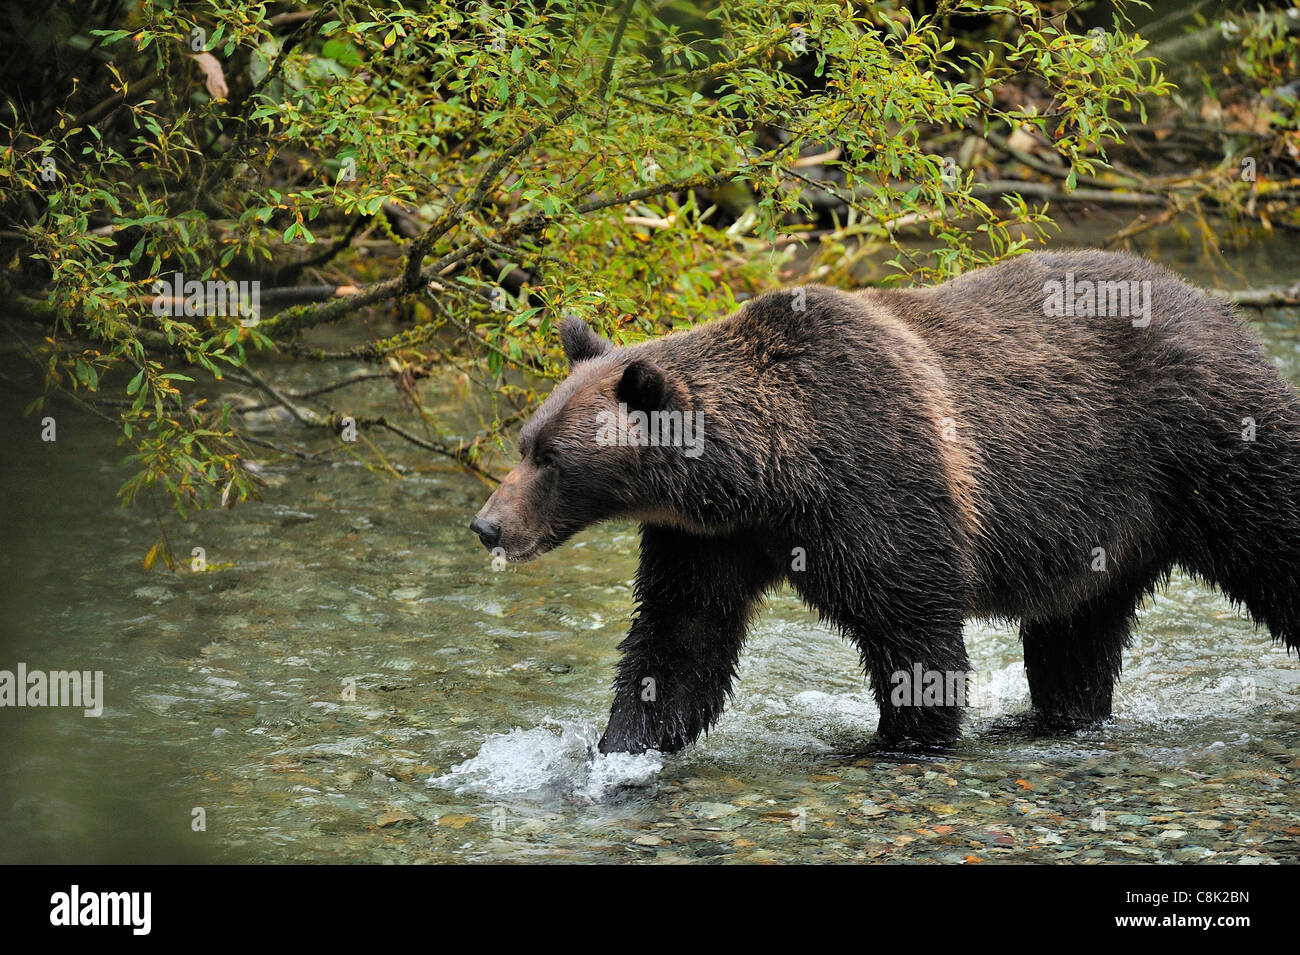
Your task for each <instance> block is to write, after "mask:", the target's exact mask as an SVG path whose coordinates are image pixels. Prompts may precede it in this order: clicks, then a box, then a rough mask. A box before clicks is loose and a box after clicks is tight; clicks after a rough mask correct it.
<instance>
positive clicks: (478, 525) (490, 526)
mask: <svg viewBox="0 0 1300 955" xmlns="http://www.w3.org/2000/svg"><path fill="white" fill-rule="evenodd" d="M469 529H470V530H472V531H473V532H474V533H475V534H477V535H478V539H479V540H481V541H482V542H483V546H484V547H486V548H487V549H488V550H491V549H492V548H493V547H496V546H497V544H498V543H500V541H501V525H500V524H498V523H496V521H489V520H485V519H484V518H482V517H479V516H477V515H475V517H474V520H472V521H470V522H469Z"/></svg>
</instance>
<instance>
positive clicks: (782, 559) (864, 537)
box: [471, 251, 1300, 752]
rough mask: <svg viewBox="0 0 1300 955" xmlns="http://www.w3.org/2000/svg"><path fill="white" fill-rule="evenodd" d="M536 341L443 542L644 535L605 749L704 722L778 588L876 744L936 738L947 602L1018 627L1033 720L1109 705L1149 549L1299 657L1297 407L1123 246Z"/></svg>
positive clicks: (1157, 569) (1231, 318) (1089, 715)
mask: <svg viewBox="0 0 1300 955" xmlns="http://www.w3.org/2000/svg"><path fill="white" fill-rule="evenodd" d="M560 332H561V339H562V341H563V345H564V349H565V352H566V354H567V356H568V359H569V362H570V374H569V376H568V378H567V379H565V380H564V381H563V382H562V383H560V384H559V385H558V386H556V388H555V389H554V391H553V392H552V393H551V394H550V396H549V397H548V398H547V399H546V401H545V402H544V403H543V404H542V405H541V407H540V408H539V409H538V411H537V413H536V414H535V415H534V416H533V418H532V419H531V420H530V421H529V422H528V423H527V424H526V425H525V426H524V427H523V429H522V430H521V431H520V434H519V452H520V455H521V460H520V463H519V465H518V466H517V467H515V468H514V470H512V471H511V472H510V474H509V475H508V476H507V477H506V478H505V480H504V481H503V482H502V484H501V485H500V487H498V488H497V490H496V491H495V492H494V493H493V494H492V496H491V497H490V498H489V499H488V501H487V503H486V504H485V505H484V506H483V508H482V510H481V511H479V513H478V515H477V516H476V517H475V518H474V520H473V522H472V524H471V528H472V529H473V530H474V531H475V532H476V533H477V534H478V535H479V537H480V538H481V539H482V541H483V543H484V544H485V545H486V546H487V547H488V548H490V549H494V550H495V549H498V548H499V549H500V550H499V551H497V552H498V553H502V554H504V556H506V557H507V558H509V559H511V560H519V561H522V560H528V559H531V558H533V557H535V556H537V555H538V554H541V553H544V552H546V551H548V550H550V549H551V548H553V547H555V546H556V545H558V544H560V543H562V542H563V541H565V540H566V539H568V538H569V537H570V536H572V535H573V534H574V533H576V532H577V531H579V530H581V529H582V528H584V527H586V526H588V525H590V524H593V523H595V522H597V521H603V520H607V519H610V518H630V519H633V520H636V521H639V522H640V523H641V525H642V539H641V559H640V566H639V569H638V572H637V580H636V600H637V604H638V608H637V611H636V614H635V618H634V622H633V624H632V627H631V630H630V632H629V633H628V636H627V638H626V639H625V640H624V642H623V643H622V644H621V646H620V649H621V650H622V653H623V657H622V660H621V662H620V663H619V667H618V674H617V678H616V680H615V683H614V703H613V708H612V711H611V713H610V718H609V725H608V728H607V729H606V731H605V734H604V736H603V738H602V739H601V742H600V749H601V750H602V751H603V752H612V751H630V752H639V751H642V750H645V749H650V748H653V749H657V750H660V751H665V752H668V751H673V750H677V749H680V748H681V747H682V746H685V745H687V744H689V743H691V742H692V741H694V740H695V739H696V738H697V737H698V736H699V735H700V733H701V732H704V731H706V730H708V729H709V727H710V726H711V725H712V724H713V723H714V721H716V720H717V718H718V716H719V715H720V714H721V712H722V708H723V705H724V703H725V701H726V699H727V697H728V696H729V695H730V693H731V692H732V683H733V679H734V676H735V669H736V663H737V658H738V657H739V654H740V649H741V644H742V642H743V640H744V637H745V629H746V625H747V623H748V621H749V618H750V615H751V614H752V612H753V610H754V608H755V605H756V603H757V602H758V601H759V600H760V598H761V597H762V595H763V593H764V592H765V591H766V590H768V589H769V588H772V587H774V586H776V585H778V584H779V583H781V582H782V581H788V582H789V583H790V584H791V585H792V586H793V587H794V589H795V590H796V591H797V592H798V594H799V595H800V596H801V597H802V599H803V600H804V601H805V602H807V603H808V604H809V605H810V606H812V607H813V608H814V609H815V610H817V611H818V612H819V614H820V615H821V617H822V618H823V619H824V620H827V621H829V622H831V623H832V624H833V625H834V626H835V627H837V628H838V629H839V630H840V631H842V632H843V634H844V635H845V636H846V637H847V638H848V639H849V640H851V641H853V643H854V644H855V645H856V646H857V647H858V649H859V650H860V652H861V655H862V660H863V664H864V667H865V669H866V672H867V675H868V677H869V679H870V681H871V687H872V692H873V694H874V696H875V699H876V701H877V702H878V703H879V705H880V714H881V715H880V725H879V740H881V741H883V742H886V743H888V744H890V745H923V746H924V745H933V744H942V743H946V742H949V741H951V740H953V739H955V738H956V737H958V735H959V733H960V722H961V715H962V706H961V704H962V699H961V694H960V692H958V693H957V694H956V695H955V696H954V694H953V693H952V692H951V690H952V688H953V686H954V685H956V686H957V689H958V691H960V689H961V685H960V680H961V679H962V678H963V677H964V675H965V674H966V672H967V669H968V664H967V658H966V650H965V646H964V644H963V641H962V624H963V621H964V620H966V619H967V618H970V617H982V618H991V619H1004V620H1019V622H1020V636H1021V640H1022V641H1023V643H1024V653H1025V667H1026V670H1027V674H1028V680H1029V687H1030V692H1031V699H1032V704H1033V707H1034V708H1035V710H1036V711H1037V712H1040V713H1042V714H1047V715H1050V716H1053V717H1060V718H1064V719H1066V720H1073V721H1078V720H1083V721H1095V720H1100V719H1104V718H1106V717H1107V716H1109V714H1110V711H1111V691H1112V687H1113V684H1114V682H1115V679H1116V677H1117V676H1118V675H1119V672H1120V663H1121V655H1122V653H1123V650H1124V648H1125V646H1126V644H1127V643H1128V641H1129V628H1130V626H1131V624H1132V622H1133V616H1134V611H1135V609H1136V608H1137V606H1138V605H1139V603H1140V602H1141V600H1142V599H1143V597H1144V596H1145V595H1147V594H1150V593H1151V592H1152V591H1153V590H1154V589H1155V587H1156V586H1157V585H1158V584H1160V583H1161V582H1163V581H1166V580H1167V579H1168V577H1169V575H1170V573H1171V571H1172V570H1173V569H1174V568H1175V567H1178V568H1181V569H1183V570H1184V571H1186V572H1188V573H1189V574H1191V575H1193V576H1195V577H1197V578H1199V579H1201V580H1204V581H1207V582H1209V583H1210V584H1213V585H1215V586H1217V587H1218V588H1219V589H1221V590H1222V591H1223V592H1224V593H1225V594H1226V595H1227V596H1228V597H1229V598H1230V599H1231V600H1232V601H1234V602H1235V603H1237V604H1240V605H1243V606H1244V607H1245V608H1246V609H1247V610H1248V611H1249V613H1250V614H1251V616H1252V617H1253V618H1254V620H1255V622H1256V624H1257V625H1264V626H1267V628H1268V629H1269V630H1270V631H1271V632H1272V635H1273V636H1274V638H1275V639H1279V640H1282V641H1284V642H1285V644H1286V646H1287V647H1288V649H1290V648H1296V647H1298V646H1300V574H1298V573H1297V572H1298V571H1300V515H1297V513H1296V504H1297V502H1300V493H1298V492H1300V400H1298V399H1297V396H1296V393H1295V392H1294V390H1293V389H1292V387H1291V386H1290V385H1289V384H1288V383H1287V382H1286V381H1285V380H1283V378H1282V377H1281V376H1280V375H1279V374H1278V372H1277V370H1276V369H1275V368H1274V367H1273V365H1272V364H1271V363H1270V362H1269V360H1268V359H1267V358H1266V357H1265V356H1264V354H1263V353H1262V352H1261V349H1260V346H1259V344H1258V342H1257V341H1256V340H1255V338H1254V337H1253V336H1252V335H1251V334H1250V333H1249V332H1248V331H1247V330H1246V328H1245V327H1244V326H1243V324H1242V323H1241V321H1239V320H1238V318H1237V317H1236V316H1235V315H1234V314H1233V311H1232V309H1231V308H1230V307H1229V306H1227V305H1225V304H1223V303H1220V302H1218V301H1216V300H1214V299H1212V298H1210V297H1209V296H1207V295H1206V294H1205V293H1204V292H1201V291H1199V290H1198V289H1196V288H1193V287H1192V286H1190V285H1188V284H1187V283H1185V282H1184V281H1182V280H1181V279H1180V278H1178V277H1177V276H1175V275H1173V274H1172V273H1170V272H1168V271H1166V270H1164V269H1162V268H1160V267H1158V266H1156V265H1153V264H1151V263H1150V262H1147V261H1146V260H1144V259H1141V258H1138V257H1134V256H1131V255H1126V254H1119V253H1105V252H1094V251H1078V252H1056V253H1047V252H1040V253H1032V254H1026V255H1021V256H1018V257H1015V258H1012V259H1010V260H1008V261H1005V262H1002V263H1000V264H998V265H994V266H991V267H988V268H984V269H980V270H978V271H975V272H971V273H969V274H967V275H963V276H961V277H960V278H957V279H954V280H952V281H949V282H945V283H943V284H942V285H937V286H934V287H930V288H915V289H891V290H882V289H871V290H862V291H857V292H844V291H839V290H836V289H832V288H827V287H823V286H816V285H809V286H805V287H799V288H791V289H784V290H779V291H774V292H768V293H765V294H763V295H761V296H759V297H756V298H755V299H753V300H752V301H750V302H747V303H746V304H745V305H744V306H743V307H741V308H740V309H739V310H738V311H736V312H735V313H734V314H732V315H731V316H729V317H727V318H725V319H722V320H719V321H716V322H712V323H708V324H704V325H702V326H701V327H699V328H696V329H694V330H692V331H690V332H686V333H681V334H672V335H669V336H667V337H664V338H660V339H656V340H651V341H646V342H643V343H641V344H637V345H633V346H629V347H615V346H614V345H613V344H611V343H610V342H608V341H606V340H604V339H602V338H600V337H599V336H597V335H596V334H595V333H593V332H592V331H591V329H590V328H588V326H587V325H586V324H584V323H583V322H581V321H579V320H574V319H569V320H566V321H565V322H564V323H563V325H562V326H561V330H560ZM954 677H955V678H956V683H954ZM917 682H924V684H925V685H924V692H922V689H921V687H919V686H917V685H916V683H917Z"/></svg>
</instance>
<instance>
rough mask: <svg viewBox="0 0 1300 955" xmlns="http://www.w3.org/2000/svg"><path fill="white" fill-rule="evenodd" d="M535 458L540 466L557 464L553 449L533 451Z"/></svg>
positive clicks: (545, 466) (547, 466) (546, 466)
mask: <svg viewBox="0 0 1300 955" xmlns="http://www.w3.org/2000/svg"><path fill="white" fill-rule="evenodd" d="M533 460H534V461H536V462H537V466H538V467H539V468H549V467H554V466H555V462H556V460H557V457H556V454H555V452H554V451H553V450H552V449H550V448H542V449H540V450H534V451H533Z"/></svg>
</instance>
